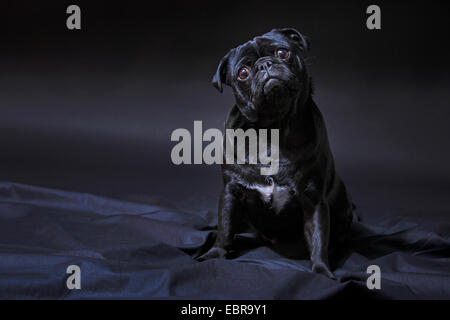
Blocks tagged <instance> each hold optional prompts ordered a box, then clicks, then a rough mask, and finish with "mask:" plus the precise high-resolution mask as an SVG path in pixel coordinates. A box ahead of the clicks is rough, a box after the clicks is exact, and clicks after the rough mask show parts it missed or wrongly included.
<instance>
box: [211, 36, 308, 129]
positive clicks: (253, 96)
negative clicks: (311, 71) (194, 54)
mask: <svg viewBox="0 0 450 320" xmlns="http://www.w3.org/2000/svg"><path fill="white" fill-rule="evenodd" d="M307 49H308V43H307V41H306V38H305V37H304V36H303V35H302V34H300V32H298V31H297V30H295V29H292V28H283V29H273V30H272V31H270V32H268V33H265V34H263V35H262V36H258V37H255V38H253V39H252V40H250V41H248V42H246V43H244V44H242V45H240V46H238V47H236V48H234V49H232V50H230V51H229V52H228V53H227V54H226V55H225V56H224V57H223V58H222V59H221V60H220V63H219V66H218V68H217V72H216V74H215V75H214V77H213V80H212V83H213V85H214V86H215V87H216V88H217V89H218V90H219V91H220V92H222V91H223V85H224V84H226V85H229V86H230V87H231V88H232V90H233V93H234V96H235V98H236V104H237V106H238V108H239V110H240V111H241V113H242V114H243V115H244V116H245V117H246V118H247V119H248V120H249V121H250V122H252V123H254V124H257V125H270V123H271V122H274V121H276V120H282V119H283V118H285V117H286V116H288V115H289V114H290V112H292V111H293V110H294V109H295V108H296V106H297V105H299V102H300V105H301V104H302V102H304V101H302V100H306V98H307V97H308V96H309V94H310V78H309V76H308V72H307V70H306V67H305V63H304V61H303V58H302V54H303V53H304V52H305V51H306V50H307Z"/></svg>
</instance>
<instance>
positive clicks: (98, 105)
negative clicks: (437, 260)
mask: <svg viewBox="0 0 450 320" xmlns="http://www.w3.org/2000/svg"><path fill="white" fill-rule="evenodd" d="M143 3H144V2H138V1H126V2H120V3H117V4H115V3H114V2H110V1H95V4H94V3H93V1H91V2H90V3H89V2H87V1H70V2H68V1H58V2H56V1H54V2H53V3H50V1H2V5H1V11H0V14H1V18H0V20H1V21H0V24H1V25H0V27H1V28H0V35H1V37H0V39H1V40H0V41H1V43H0V45H1V52H0V57H1V59H0V70H1V72H0V97H1V98H0V114H1V115H0V150H1V154H0V179H1V180H4V181H13V182H19V183H25V184H33V185H40V186H47V187H52V188H62V189H66V190H74V191H81V192H87V193H94V194H100V195H106V196H110V197H115V198H122V199H129V200H134V201H142V202H150V201H154V200H155V196H156V197H158V198H165V199H171V200H177V201H179V203H180V204H186V203H189V201H190V202H191V204H194V203H198V204H199V205H201V206H204V205H205V206H206V205H207V206H215V201H216V199H217V196H218V192H219V190H220V187H221V180H220V170H219V167H218V166H217V165H213V166H207V165H195V166H194V165H182V166H175V165H173V164H172V163H171V160H170V151H171V148H172V146H173V145H174V144H175V143H172V142H171V141H170V134H171V132H172V131H173V130H175V129H177V128H187V129H188V130H189V131H191V132H193V121H194V120H203V128H204V130H206V129H207V128H212V127H215V128H222V127H223V121H224V119H225V116H226V113H227V111H228V109H229V108H230V107H231V106H232V103H233V98H232V95H231V91H230V90H229V89H227V90H225V92H224V94H222V95H220V94H219V93H218V92H217V91H216V90H215V89H214V88H213V87H212V86H211V85H210V79H211V77H212V75H213V74H214V72H215V70H216V67H217V63H218V61H219V60H220V58H221V57H222V56H223V55H224V54H225V53H226V52H227V51H228V50H229V49H230V48H232V47H234V46H236V45H238V44H240V43H242V42H245V41H247V40H248V39H250V38H252V37H254V36H256V35H259V34H262V33H264V32H267V31H269V30H270V29H272V28H274V27H288V26H289V27H295V28H297V29H298V30H300V31H301V32H302V33H304V34H305V35H307V36H308V37H309V38H310V40H311V50H310V52H309V53H308V56H309V58H308V61H309V63H310V71H311V73H312V75H313V78H314V80H315V87H316V93H315V100H316V102H317V104H318V106H319V108H320V109H321V110H322V112H323V114H324V117H325V119H326V123H327V126H328V132H329V136H330V140H331V145H332V149H333V152H334V155H335V158H336V164H337V167H338V170H339V172H340V174H341V176H342V177H343V179H344V180H345V181H346V183H347V185H348V188H349V189H350V192H351V193H352V196H353V199H354V202H355V203H356V204H357V205H359V206H362V207H364V206H371V207H374V206H375V207H379V208H380V210H382V209H383V208H387V207H390V208H397V207H403V208H414V209H416V210H417V211H418V212H422V213H425V214H426V212H427V210H428V209H430V208H433V210H434V212H435V214H436V213H437V214H439V212H441V214H442V216H444V215H445V216H447V213H446V212H445V211H446V210H447V212H448V208H449V205H450V197H449V196H448V195H449V191H450V168H449V165H448V164H449V162H450V149H449V145H450V144H449V142H448V139H449V136H450V126H449V125H448V121H449V115H450V108H449V101H450V100H449V99H450V92H449V88H450V76H449V64H450V62H449V57H450V52H449V51H450V50H449V49H448V47H449V46H448V41H449V35H448V30H449V27H450V23H449V22H448V21H449V20H448V17H449V14H450V12H449V11H450V10H449V8H450V5H449V3H448V2H444V1H442V2H439V1H434V2H433V1H399V2H395V3H393V2H390V3H388V2H382V1H370V2H368V1H359V2H356V1H349V2H347V1H345V2H344V1H340V2H335V3H330V2H322V1H295V2H288V1H268V2H263V1H245V2H229V1H227V2H225V1H221V2H212V1H211V2H208V3H207V4H206V2H205V3H203V2H196V1H180V2H175V3H174V2H170V3H164V4H163V3H158V4H151V3H150V2H149V1H148V2H145V4H143ZM70 4H78V5H79V6H80V7H81V11H82V30H77V31H69V30H67V28H66V18H67V16H68V15H67V14H66V8H67V6H68V5H70ZM370 4H378V5H380V7H381V11H382V29H381V30H375V31H370V30H368V29H367V28H366V18H367V16H368V15H367V14H366V13H365V11H366V8H367V6H368V5H370Z"/></svg>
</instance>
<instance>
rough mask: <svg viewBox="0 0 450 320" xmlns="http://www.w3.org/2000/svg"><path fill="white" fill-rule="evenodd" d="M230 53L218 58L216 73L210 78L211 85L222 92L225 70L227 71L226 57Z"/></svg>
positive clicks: (225, 75) (225, 77)
mask: <svg viewBox="0 0 450 320" xmlns="http://www.w3.org/2000/svg"><path fill="white" fill-rule="evenodd" d="M229 56H230V53H227V54H226V55H225V56H224V57H223V58H222V59H220V62H219V66H218V67H217V71H216V74H215V75H214V77H213V78H212V81H211V83H212V84H213V86H214V87H215V88H216V89H217V90H219V91H220V92H221V93H222V92H223V86H222V85H223V84H224V83H225V84H227V72H228V58H229Z"/></svg>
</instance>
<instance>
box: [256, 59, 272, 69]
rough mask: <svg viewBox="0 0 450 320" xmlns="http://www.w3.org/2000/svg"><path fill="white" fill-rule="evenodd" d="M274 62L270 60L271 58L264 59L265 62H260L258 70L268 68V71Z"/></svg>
mask: <svg viewBox="0 0 450 320" xmlns="http://www.w3.org/2000/svg"><path fill="white" fill-rule="evenodd" d="M272 64H273V63H272V61H269V60H266V61H263V62H261V63H260V64H259V66H258V71H261V70H263V69H264V70H266V71H269V69H270V67H271V66H272Z"/></svg>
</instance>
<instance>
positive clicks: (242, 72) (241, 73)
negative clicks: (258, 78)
mask: <svg viewBox="0 0 450 320" xmlns="http://www.w3.org/2000/svg"><path fill="white" fill-rule="evenodd" d="M249 75H250V70H249V69H248V68H247V67H242V68H240V69H239V73H238V77H239V79H241V80H245V79H247V78H248V76H249Z"/></svg>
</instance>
